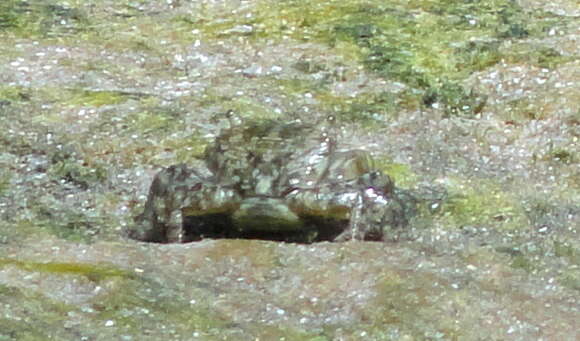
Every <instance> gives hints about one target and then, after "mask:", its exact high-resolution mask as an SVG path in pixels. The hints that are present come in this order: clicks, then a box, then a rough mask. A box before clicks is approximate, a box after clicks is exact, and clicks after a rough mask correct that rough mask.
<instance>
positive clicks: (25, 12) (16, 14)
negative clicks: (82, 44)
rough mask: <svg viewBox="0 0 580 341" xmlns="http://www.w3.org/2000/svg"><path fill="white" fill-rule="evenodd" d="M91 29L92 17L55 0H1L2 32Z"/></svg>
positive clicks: (46, 34)
mask: <svg viewBox="0 0 580 341" xmlns="http://www.w3.org/2000/svg"><path fill="white" fill-rule="evenodd" d="M87 28H88V17H87V15H86V14H85V13H84V12H83V11H82V10H80V9H79V8H75V7H70V4H67V5H63V4H62V3H61V2H59V1H54V0H47V1H42V0H28V1H24V0H4V1H2V2H0V32H1V31H2V30H5V31H11V32H14V33H16V34H17V35H19V36H24V37H38V36H40V37H54V36H62V35H68V34H74V33H77V32H80V31H83V30H86V29H87Z"/></svg>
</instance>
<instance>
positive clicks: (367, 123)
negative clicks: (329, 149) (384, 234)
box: [0, 0, 580, 340]
mask: <svg viewBox="0 0 580 341" xmlns="http://www.w3.org/2000/svg"><path fill="white" fill-rule="evenodd" d="M578 20H579V19H578V6H577V4H576V2H574V1H568V0H559V1H551V2H549V3H548V2H545V1H533V0H530V1H524V0H522V1H503V0H498V1H495V2H493V3H490V2H482V1H481V2H478V1H475V2H473V1H472V2H461V1H460V2H448V1H429V2H422V3H416V2H408V1H392V2H389V4H388V5H386V4H385V3H384V2H381V1H364V2H363V1H355V0H342V1H327V2H317V3H312V2H310V1H291V2H271V1H225V2H224V1H220V2H217V1H195V2H192V1H149V2H139V1H137V2H136V1H108V0H106V1H99V2H94V1H93V2H71V1H60V0H47V1H22V0H7V1H3V2H0V339H1V340H47V339H59V340H159V339H164V340H171V339H173V340H256V339H260V340H280V339H286V340H360V339H367V340H425V339H432V340H435V339H437V340H481V339H491V340H540V339H541V340H576V339H578V328H577V321H578V320H580V301H579V297H580V295H579V291H580V268H579V267H580V258H579V254H580V244H579V241H580V236H579V233H580V232H579V230H578V226H580V209H579V205H578V202H580V178H579V174H580V169H579V160H580V147H579V143H578V139H579V138H580V131H579V121H580V116H579V114H580V112H579V111H578V108H579V107H580V92H579V89H580V86H579V81H580V76H579V74H578V70H579V69H580V64H579V59H578V55H579V50H578V47H579V46H580V44H578V43H577V42H578V40H579V33H580V32H579V31H578V27H580V25H579V24H578V23H579V22H578ZM227 110H233V111H234V112H239V113H244V114H245V115H247V116H248V117H249V118H252V119H270V120H272V119H273V120H282V121H285V122H289V121H292V120H294V119H300V120H302V121H303V122H309V121H310V122H312V121H320V120H323V119H324V118H325V117H329V116H333V117H335V118H336V119H337V129H339V133H338V134H336V135H333V136H340V139H338V141H339V142H340V145H341V146H343V147H344V148H345V149H346V150H363V151H364V152H365V153H368V155H370V156H371V157H372V159H373V160H374V164H375V165H374V167H375V168H376V170H378V171H380V172H381V173H383V174H388V176H389V177H391V178H392V180H393V181H394V183H395V184H396V187H397V188H403V189H414V188H419V189H420V188H428V187H429V186H433V185H437V186H441V187H443V188H444V189H445V191H446V192H447V193H448V199H447V200H446V201H444V202H443V203H442V205H440V207H428V208H427V209H428V210H430V211H429V212H423V213H428V214H420V215H419V216H418V217H419V218H418V219H413V220H411V221H410V222H409V224H408V227H407V228H405V229H402V230H404V231H406V233H408V237H409V238H401V239H400V240H398V241H396V242H394V241H390V240H388V241H386V242H373V241H360V240H355V241H348V242H344V243H329V242H320V243H314V244H308V245H305V244H293V243H284V242H275V241H260V240H241V239H212V238H209V239H204V240H201V241H198V242H194V243H184V244H180V243H174V244H155V243H142V242H137V241H135V240H132V239H128V238H125V237H124V236H123V231H124V230H126V229H128V228H130V227H131V226H134V225H133V224H134V222H133V217H134V216H135V215H138V214H140V213H142V212H143V211H144V206H145V204H146V201H147V194H148V191H149V187H150V185H151V182H152V181H153V179H154V177H155V175H156V174H158V173H159V172H160V171H161V170H162V169H165V168H167V167H170V166H172V165H176V164H186V165H188V168H192V169H197V170H201V169H204V168H207V170H208V173H210V174H204V176H215V175H216V173H215V172H212V171H211V168H212V167H211V166H208V165H206V162H207V160H208V159H207V158H206V157H204V150H206V149H207V148H208V146H210V148H211V146H215V144H213V143H214V142H215V140H216V138H217V137H218V136H219V130H220V127H219V124H217V123H216V122H214V121H213V120H212V118H213V117H214V115H215V114H216V113H223V112H226V111H227ZM317 138H318V137H317ZM227 160H235V158H233V159H232V158H228V159H227ZM215 169H220V168H219V167H218V168H214V170H215ZM224 169H233V168H228V167H226V168H224ZM258 169H259V170H260V167H258ZM276 169H279V168H276ZM262 170H263V171H266V170H265V169H262ZM248 171H250V170H248ZM242 175H243V173H242ZM246 178H247V179H253V177H251V176H249V177H246ZM220 183H222V182H220ZM328 183H331V182H328ZM424 185H426V186H424ZM250 187H251V188H254V190H255V188H258V187H260V186H255V187H252V186H250ZM263 187H265V188H268V187H270V186H263ZM330 187H332V186H330ZM330 187H329V188H330ZM342 189H344V187H342ZM212 193H214V194H215V193H218V192H217V191H213V192H212ZM332 193H336V192H334V191H333V192H332ZM421 195H424V196H426V197H428V196H429V195H430V194H429V193H421ZM216 206H219V205H216ZM420 213H421V212H420Z"/></svg>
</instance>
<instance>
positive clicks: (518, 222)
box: [442, 179, 528, 230]
mask: <svg viewBox="0 0 580 341" xmlns="http://www.w3.org/2000/svg"><path fill="white" fill-rule="evenodd" d="M456 185H457V186H458V187H455V186H452V187H451V188H449V191H450V195H449V199H448V200H447V201H446V202H445V205H444V207H443V211H442V219H443V221H445V225H448V226H454V227H462V226H492V225H493V226H497V227H498V228H499V229H505V230H512V229H518V228H522V227H525V226H527V224H528V219H527V217H526V214H525V211H524V209H523V207H522V204H521V202H520V201H519V200H518V198H516V197H514V196H513V195H511V194H510V193H508V192H505V191H503V190H502V189H501V188H499V187H498V185H497V184H494V183H493V182H491V181H486V180H483V179H478V181H477V184H473V183H469V182H468V183H463V184H456Z"/></svg>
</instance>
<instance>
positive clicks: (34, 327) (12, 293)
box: [0, 264, 73, 341]
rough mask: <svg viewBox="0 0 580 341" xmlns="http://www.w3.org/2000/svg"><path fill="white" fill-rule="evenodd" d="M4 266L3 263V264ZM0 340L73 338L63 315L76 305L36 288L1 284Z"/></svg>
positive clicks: (34, 340)
mask: <svg viewBox="0 0 580 341" xmlns="http://www.w3.org/2000/svg"><path fill="white" fill-rule="evenodd" d="M0 266H1V264H0ZM0 302H2V304H1V306H0V309H2V310H1V311H2V313H3V314H2V315H3V317H2V318H0V326H1V328H0V340H31V341H36V340H49V339H51V338H58V339H70V338H71V337H73V336H72V335H71V334H69V332H68V331H65V330H63V329H60V327H55V326H61V325H62V320H63V316H65V314H66V313H67V312H69V311H70V310H72V307H71V306H69V305H66V304H63V303H60V302H55V301H53V300H50V299H48V298H47V297H45V296H43V295H42V294H39V293H36V292H34V291H32V290H27V289H19V288H15V287H10V286H5V285H0Z"/></svg>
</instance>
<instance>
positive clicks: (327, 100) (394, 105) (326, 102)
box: [314, 91, 408, 127]
mask: <svg viewBox="0 0 580 341" xmlns="http://www.w3.org/2000/svg"><path fill="white" fill-rule="evenodd" d="M315 94H316V95H315V96H314V97H315V98H316V99H317V100H318V101H319V104H320V107H321V108H322V109H323V110H324V111H326V112H330V113H332V114H333V115H334V116H335V117H336V118H337V119H338V120H340V121H346V122H356V123H360V124H362V125H364V126H367V127H373V126H374V125H373V124H374V123H376V122H383V121H386V120H390V119H394V118H396V116H397V113H398V108H399V106H400V105H401V103H402V102H403V101H404V100H405V98H404V94H403V96H402V97H401V98H399V97H397V96H396V95H394V94H391V93H388V92H380V93H365V94H360V95H359V96H356V97H352V98H344V97H342V96H335V95H333V94H331V93H330V92H329V91H317V92H315ZM407 104H408V103H407Z"/></svg>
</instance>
